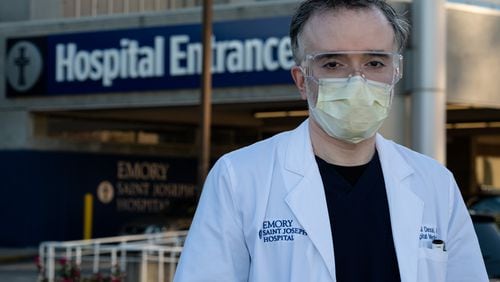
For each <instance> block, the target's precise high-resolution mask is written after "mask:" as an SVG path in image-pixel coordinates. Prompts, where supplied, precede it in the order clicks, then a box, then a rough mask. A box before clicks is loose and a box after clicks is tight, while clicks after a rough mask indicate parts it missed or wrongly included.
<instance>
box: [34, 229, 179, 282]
mask: <svg viewBox="0 0 500 282" xmlns="http://www.w3.org/2000/svg"><path fill="white" fill-rule="evenodd" d="M186 235H187V231H169V232H165V233H157V234H145V235H131V236H118V237H108V238H100V239H92V240H81V241H67V242H43V243H42V244H40V247H39V263H38V267H39V281H48V282H53V281H58V280H59V279H61V275H77V276H78V277H83V276H85V275H87V277H90V276H96V275H108V276H110V277H113V276H114V279H115V280H116V281H139V282H147V281H172V280H173V276H174V273H175V268H176V266H177V262H178V260H179V256H180V253H181V250H182V245H183V244H184V240H185V237H186ZM64 269H66V270H65V271H66V272H71V273H73V272H76V273H77V274H74V273H73V274H68V273H66V274H64V273H61V270H64ZM56 279H57V280H56Z"/></svg>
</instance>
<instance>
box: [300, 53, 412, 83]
mask: <svg viewBox="0 0 500 282" xmlns="http://www.w3.org/2000/svg"><path fill="white" fill-rule="evenodd" d="M302 68H303V70H304V73H305V75H306V77H308V78H312V79H314V80H315V81H316V82H319V81H320V80H322V79H332V78H335V79H338V78H349V77H352V76H356V75H359V76H361V77H363V78H365V79H367V80H372V81H376V82H381V83H385V84H390V85H394V84H396V83H397V82H398V81H399V79H401V77H402V74H403V70H402V69H403V56H402V55H401V54H398V53H392V52H378V51H342V52H318V53H312V54H308V55H306V57H305V59H304V61H303V63H302Z"/></svg>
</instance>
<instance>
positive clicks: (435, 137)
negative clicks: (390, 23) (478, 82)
mask: <svg viewBox="0 0 500 282" xmlns="http://www.w3.org/2000/svg"><path fill="white" fill-rule="evenodd" d="M412 9H413V17H414V18H413V23H414V24H413V39H414V40H413V45H414V49H415V57H414V62H415V65H414V70H415V73H414V74H415V77H414V78H415V80H414V87H413V88H414V89H413V93H412V147H413V148H414V149H415V150H416V151H419V152H421V153H423V154H426V155H428V156H430V157H433V158H435V159H436V160H438V161H439V162H441V163H443V164H444V163H445V162H446V8H445V0H419V1H413V2H412Z"/></svg>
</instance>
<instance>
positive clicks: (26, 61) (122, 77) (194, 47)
mask: <svg viewBox="0 0 500 282" xmlns="http://www.w3.org/2000/svg"><path fill="white" fill-rule="evenodd" d="M288 26H289V18H288V17H280V18H268V19H253V20H239V21H226V22H219V23H214V26H213V31H214V32H213V36H212V61H213V63H212V74H213V79H212V81H213V86H214V87H227V86H231V87H240V86H256V85H271V84H289V83H291V82H292V80H291V77H290V71H289V70H290V68H291V67H292V66H293V65H294V61H293V58H292V51H291V45H290V38H289V36H288ZM201 37H202V28H201V25H199V24H191V25H177V26H165V27H152V28H137V29H125V30H114V31H100V32H84V33H74V34H60V35H50V36H47V37H38V38H11V39H9V40H8V42H7V61H9V62H11V63H9V64H8V71H7V74H8V76H9V79H8V83H7V84H8V89H7V94H8V95H7V96H9V97H13V96H31V95H36V96H40V95H67V94H91V93H109V92H127V91H145V90H148V91H151V90H153V91H154V90H174V89H195V88H199V87H200V82H201V70H202V44H201ZM33 46H36V47H37V48H38V52H37V50H36V49H37V48H35V47H33ZM38 54H41V55H38ZM37 56H38V57H41V61H43V62H42V63H41V66H40V63H39V64H38V65H37V64H36V62H38V61H40V59H38V60H37V59H36V57H37ZM40 69H41V70H42V71H37V70H40ZM28 82H29V83H28Z"/></svg>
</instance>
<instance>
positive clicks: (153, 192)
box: [0, 151, 198, 246]
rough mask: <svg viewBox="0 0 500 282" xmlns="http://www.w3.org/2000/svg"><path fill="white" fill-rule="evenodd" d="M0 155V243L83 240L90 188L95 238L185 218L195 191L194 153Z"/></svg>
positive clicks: (0, 244) (2, 153)
mask: <svg viewBox="0 0 500 282" xmlns="http://www.w3.org/2000/svg"><path fill="white" fill-rule="evenodd" d="M0 158H1V159H2V162H1V163H0V179H1V181H0V191H2V196H1V197H0V221H1V222H2V232H0V246H36V245H38V244H39V243H40V242H42V241H52V240H55V241H65V240H76V239H81V238H82V236H83V235H82V234H83V208H84V207H83V203H84V201H83V199H84V196H85V195H86V194H89V193H90V194H92V195H93V196H94V197H93V198H94V205H93V206H94V213H93V214H94V219H93V237H94V238H96V237H107V236H116V235H118V234H120V233H127V232H131V231H130V228H131V227H136V229H137V228H138V227H140V226H138V224H148V223H150V224H152V223H154V224H163V225H164V226H167V225H169V224H173V223H175V220H178V219H182V218H190V217H191V216H192V212H193V210H194V207H195V206H196V201H197V197H198V191H197V189H196V188H195V184H194V182H195V179H196V167H197V161H196V159H190V158H167V157H165V158H162V157H147V156H142V157H139V156H125V155H112V154H91V153H71V152H42V151H0ZM47 164H50V165H47ZM181 228H186V227H185V226H183V227H181ZM132 232H133V231H132ZM139 232H140V231H139Z"/></svg>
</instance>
